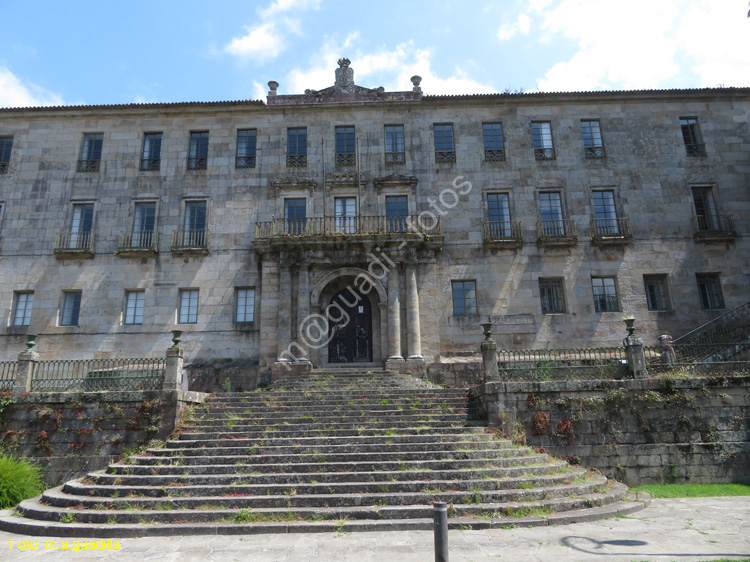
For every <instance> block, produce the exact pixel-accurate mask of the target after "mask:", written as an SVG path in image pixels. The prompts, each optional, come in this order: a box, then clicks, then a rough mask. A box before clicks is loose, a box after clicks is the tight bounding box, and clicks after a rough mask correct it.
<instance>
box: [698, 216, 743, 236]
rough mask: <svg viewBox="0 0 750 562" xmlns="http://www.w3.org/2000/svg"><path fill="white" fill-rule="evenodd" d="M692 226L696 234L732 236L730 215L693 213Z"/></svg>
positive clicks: (732, 226) (732, 228)
mask: <svg viewBox="0 0 750 562" xmlns="http://www.w3.org/2000/svg"><path fill="white" fill-rule="evenodd" d="M693 227H694V228H695V235H696V236H704V235H709V236H710V235H715V234H718V235H724V236H734V235H735V230H734V221H732V216H731V215H695V216H694V217H693Z"/></svg>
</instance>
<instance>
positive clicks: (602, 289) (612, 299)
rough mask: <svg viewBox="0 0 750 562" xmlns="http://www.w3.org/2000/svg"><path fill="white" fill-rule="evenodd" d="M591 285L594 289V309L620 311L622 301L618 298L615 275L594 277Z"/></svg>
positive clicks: (598, 310)
mask: <svg viewBox="0 0 750 562" xmlns="http://www.w3.org/2000/svg"><path fill="white" fill-rule="evenodd" d="M591 287H592V288H593V291H594V309H595V310H596V311H597V312H618V311H619V310H620V303H619V300H618V298H617V283H616V282H615V278H614V277H592V278H591Z"/></svg>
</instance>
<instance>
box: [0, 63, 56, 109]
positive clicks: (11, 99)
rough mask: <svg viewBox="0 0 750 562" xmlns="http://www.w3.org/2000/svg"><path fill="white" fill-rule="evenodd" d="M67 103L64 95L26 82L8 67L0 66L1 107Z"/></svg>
mask: <svg viewBox="0 0 750 562" xmlns="http://www.w3.org/2000/svg"><path fill="white" fill-rule="evenodd" d="M44 105H65V102H63V99H62V96H60V95H59V94H56V93H54V92H50V91H49V90H45V89H44V88H42V87H40V86H37V85H36V84H32V83H26V84H24V83H23V82H21V80H20V79H19V78H18V77H17V76H16V75H15V74H13V73H12V72H11V71H10V70H9V69H8V68H6V67H4V66H0V107H38V106H44Z"/></svg>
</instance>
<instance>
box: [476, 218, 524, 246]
mask: <svg viewBox="0 0 750 562" xmlns="http://www.w3.org/2000/svg"><path fill="white" fill-rule="evenodd" d="M483 230H484V245H485V246H487V247H488V248H499V249H504V248H505V249H516V248H520V247H521V246H523V231H522V229H521V223H520V222H514V221H486V222H485V223H484V225H483Z"/></svg>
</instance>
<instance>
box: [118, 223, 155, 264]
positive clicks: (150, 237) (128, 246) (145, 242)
mask: <svg viewBox="0 0 750 562" xmlns="http://www.w3.org/2000/svg"><path fill="white" fill-rule="evenodd" d="M158 242H159V235H158V233H157V232H156V231H154V230H143V231H134V232H123V233H122V234H120V239H119V241H118V243H117V255H118V256H120V257H123V258H140V257H149V256H155V255H156V254H157V253H158V251H159V250H158Z"/></svg>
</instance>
